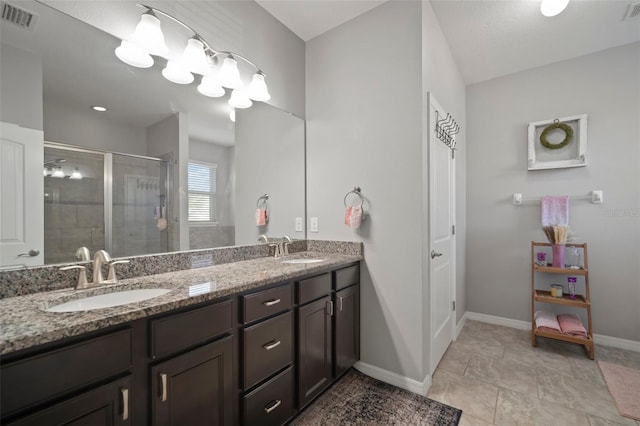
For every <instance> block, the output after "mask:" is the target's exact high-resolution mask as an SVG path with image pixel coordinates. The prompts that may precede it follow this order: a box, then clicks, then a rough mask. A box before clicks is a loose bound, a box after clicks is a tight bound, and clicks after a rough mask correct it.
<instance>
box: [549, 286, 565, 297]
mask: <svg viewBox="0 0 640 426" xmlns="http://www.w3.org/2000/svg"><path fill="white" fill-rule="evenodd" d="M563 289H564V287H563V286H562V285H560V284H551V295H552V296H553V297H562V291H563Z"/></svg>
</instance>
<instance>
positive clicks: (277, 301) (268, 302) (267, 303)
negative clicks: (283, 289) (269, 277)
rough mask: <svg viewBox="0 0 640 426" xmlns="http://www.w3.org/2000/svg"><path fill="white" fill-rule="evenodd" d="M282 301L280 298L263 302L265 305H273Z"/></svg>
mask: <svg viewBox="0 0 640 426" xmlns="http://www.w3.org/2000/svg"><path fill="white" fill-rule="evenodd" d="M278 303H280V299H273V300H267V301H266V302H262V304H263V305H264V306H273V305H277V304H278Z"/></svg>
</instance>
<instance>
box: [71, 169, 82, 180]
mask: <svg viewBox="0 0 640 426" xmlns="http://www.w3.org/2000/svg"><path fill="white" fill-rule="evenodd" d="M69 179H74V180H80V179H82V173H80V169H79V168H78V167H76V168H75V170H74V171H73V172H72V173H71V176H69Z"/></svg>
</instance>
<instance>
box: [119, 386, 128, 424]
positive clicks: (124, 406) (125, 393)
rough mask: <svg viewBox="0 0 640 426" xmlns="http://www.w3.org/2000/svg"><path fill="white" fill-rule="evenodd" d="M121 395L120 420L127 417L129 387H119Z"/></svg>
mask: <svg viewBox="0 0 640 426" xmlns="http://www.w3.org/2000/svg"><path fill="white" fill-rule="evenodd" d="M120 393H121V395H122V420H128V419H129V389H127V388H120Z"/></svg>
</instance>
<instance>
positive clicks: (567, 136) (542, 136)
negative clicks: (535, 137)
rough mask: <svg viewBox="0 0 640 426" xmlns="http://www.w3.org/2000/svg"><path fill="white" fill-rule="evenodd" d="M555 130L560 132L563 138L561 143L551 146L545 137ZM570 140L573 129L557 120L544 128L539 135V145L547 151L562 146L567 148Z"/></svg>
mask: <svg viewBox="0 0 640 426" xmlns="http://www.w3.org/2000/svg"><path fill="white" fill-rule="evenodd" d="M555 129H560V130H562V131H563V132H564V134H565V136H564V140H563V141H562V142H560V143H556V144H552V143H550V142H549V141H548V140H547V135H548V134H549V132H551V131H552V130H555ZM572 139H573V129H572V128H571V126H569V125H568V124H567V123H560V121H559V120H558V119H556V120H553V124H549V125H548V126H547V127H545V128H544V130H543V131H542V133H541V134H540V143H541V144H542V146H544V147H545V148H549V149H560V148H562V147H563V146H567V145H569V144H570V143H571V140H572Z"/></svg>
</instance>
